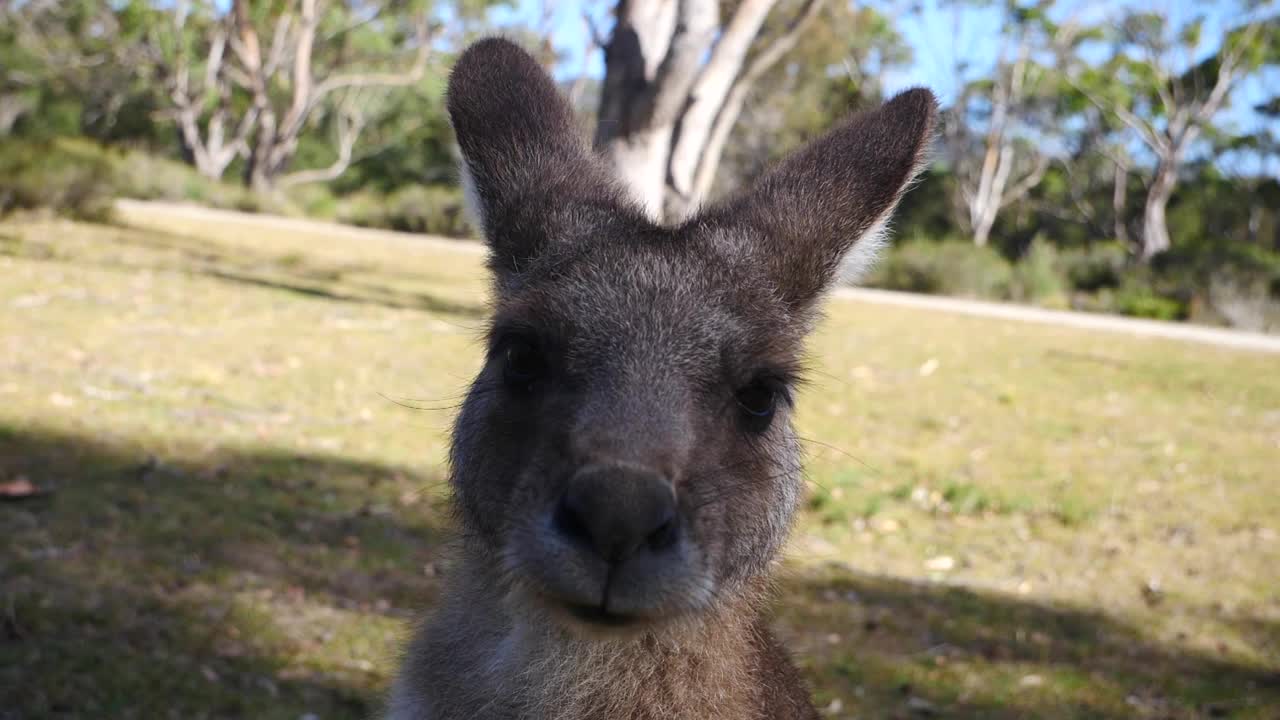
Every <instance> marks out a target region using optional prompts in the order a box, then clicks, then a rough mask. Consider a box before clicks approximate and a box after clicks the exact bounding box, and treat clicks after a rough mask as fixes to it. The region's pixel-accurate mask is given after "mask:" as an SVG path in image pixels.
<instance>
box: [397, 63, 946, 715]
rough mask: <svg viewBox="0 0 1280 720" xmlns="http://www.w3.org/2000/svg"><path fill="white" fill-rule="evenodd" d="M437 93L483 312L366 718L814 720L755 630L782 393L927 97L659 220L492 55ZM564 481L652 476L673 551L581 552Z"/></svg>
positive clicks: (782, 424) (923, 131) (776, 498)
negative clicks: (420, 581)
mask: <svg viewBox="0 0 1280 720" xmlns="http://www.w3.org/2000/svg"><path fill="white" fill-rule="evenodd" d="M448 102H449V112H450V117H451V119H452V121H453V124H454V128H455V130H456V132H457V136H458V142H459V144H460V146H461V148H462V152H463V156H464V158H465V163H466V168H467V170H468V171H469V172H468V174H469V178H470V179H469V185H470V188H471V189H472V190H473V191H474V198H475V201H476V203H477V211H478V214H479V216H480V217H482V218H483V223H482V224H483V227H484V232H485V235H486V240H487V242H488V244H489V247H490V249H491V254H490V267H491V269H492V271H493V275H494V281H495V288H496V302H495V307H494V313H493V317H492V320H491V325H490V334H489V347H490V351H489V356H488V358H487V361H486V363H485V366H484V368H483V369H482V370H481V371H480V373H479V376H478V377H477V378H476V381H475V383H474V384H473V386H472V389H471V391H470V392H469V394H468V396H467V399H466V401H465V403H464V405H463V408H462V411H461V413H460V414H459V417H458V419H457V422H456V425H455V428H454V437H453V445H452V451H451V458H450V459H451V466H452V472H451V483H452V486H453V490H454V499H455V506H456V510H457V517H458V522H459V523H460V525H461V527H462V528H463V530H464V534H463V537H464V539H463V540H462V541H461V542H460V544H459V547H458V550H457V556H456V559H455V568H454V570H453V571H452V572H451V573H450V575H449V577H448V586H447V588H446V590H445V592H444V596H443V601H442V603H441V605H440V607H439V608H438V609H437V610H436V611H435V613H434V614H433V615H432V617H431V618H429V619H428V620H427V622H426V623H425V624H424V626H423V627H422V629H421V630H420V631H419V632H418V634H417V637H416V639H415V640H414V642H413V643H412V644H411V645H410V647H409V650H408V652H407V654H406V657H405V661H404V667H403V670H402V672H401V674H400V676H399V678H398V680H397V683H396V686H395V689H394V691H393V693H392V700H391V716H392V717H393V718H395V719H396V720H410V719H414V720H417V719H420V718H432V719H433V720H443V719H445V718H495V719H507V718H530V719H538V720H542V719H551V718H559V719H562V720H583V719H584V718H630V719H632V720H642V719H649V718H653V719H654V720H656V719H657V718H664V719H667V718H704V719H707V718H752V717H754V718H815V717H816V713H815V711H814V710H813V708H812V707H811V705H810V704H809V701H808V699H807V693H806V691H805V689H804V686H803V684H802V682H801V681H800V679H799V676H798V674H797V673H796V671H795V669H794V667H793V666H792V665H791V663H790V661H789V660H788V659H787V656H786V654H785V652H783V651H782V649H781V648H780V646H779V645H778V644H777V642H776V641H775V640H774V639H773V637H772V634H771V633H770V631H769V629H768V627H767V623H766V622H765V621H764V619H763V615H762V609H763V606H764V605H763V604H764V601H765V599H766V598H767V595H768V585H769V577H770V575H771V572H770V570H771V567H772V566H773V564H774V562H775V561H776V559H777V556H778V552H779V550H780V548H781V547H782V545H783V543H784V542H785V540H786V537H787V534H788V532H789V530H790V527H791V524H792V520H793V517H794V515H795V512H796V510H797V507H798V505H799V502H800V498H801V495H802V487H803V484H802V479H801V474H800V465H799V463H800V449H799V446H798V443H797V440H796V437H795V434H794V431H793V430H792V428H791V423H790V417H789V416H790V412H791V409H790V404H789V402H787V401H786V399H785V397H786V396H787V393H789V391H790V386H791V385H793V384H794V382H795V381H796V379H797V378H798V376H799V375H800V366H801V364H802V363H801V360H802V357H801V352H802V350H801V343H802V340H803V338H804V335H805V334H806V333H807V331H808V330H809V328H810V327H811V326H812V324H813V322H814V319H815V313H816V305H817V300H818V297H819V295H820V294H821V293H822V291H823V290H824V289H825V288H826V287H827V286H828V285H829V284H830V283H831V282H832V280H833V278H834V277H835V275H836V273H837V270H838V268H839V267H840V264H841V261H842V258H844V257H845V256H846V254H847V253H848V252H849V250H850V248H851V247H853V248H857V247H858V244H859V243H860V242H861V241H860V238H864V237H865V236H866V235H867V234H868V232H869V231H871V233H872V234H873V235H874V234H875V232H876V229H877V228H882V227H883V226H884V225H885V223H886V222H887V219H888V217H889V215H890V213H891V212H892V210H893V208H894V206H895V205H896V203H897V201H898V199H899V198H900V196H901V194H902V192H903V191H904V188H905V187H906V185H907V184H908V183H909V182H910V180H911V179H912V178H913V177H914V175H915V174H916V173H917V172H918V171H919V169H920V165H921V163H922V162H923V158H924V156H925V150H926V146H927V144H928V142H929V141H930V139H931V136H932V129H933V123H934V117H935V114H936V107H935V102H934V99H933V96H932V95H931V94H930V93H929V92H928V91H926V90H912V91H909V92H907V93H904V94H902V95H899V96H898V97H896V98H894V99H893V100H891V101H890V102H888V103H887V104H886V105H885V106H884V107H882V108H881V109H879V110H877V111H874V112H871V113H866V114H862V115H857V116H854V117H853V118H851V119H850V120H848V121H846V122H845V123H843V124H842V125H840V126H839V127H837V128H836V129H834V130H833V131H831V132H830V133H828V134H827V135H825V136H823V137H822V138H819V139H818V140H816V141H814V142H813V143H811V144H810V145H808V146H807V147H806V148H804V149H802V150H800V151H799V152H797V153H796V154H794V155H792V156H791V157H790V158H788V159H786V160H784V161H783V162H782V163H781V164H780V165H779V166H778V167H777V168H775V169H773V170H772V171H770V172H769V173H767V174H766V175H765V176H764V177H762V178H761V179H760V180H759V181H758V182H757V183H756V184H755V185H754V186H753V187H752V188H748V189H747V190H745V191H744V192H742V193H740V194H739V195H736V196H734V197H732V198H729V199H727V200H726V201H724V202H722V203H720V204H718V205H715V206H712V207H710V208H708V209H707V210H705V211H704V212H702V213H700V214H699V215H698V216H696V217H694V218H692V219H691V220H689V221H687V222H685V223H683V224H681V225H679V226H674V227H672V226H661V225H657V224H655V223H653V222H652V221H651V220H649V219H648V218H646V216H645V215H644V213H643V212H642V211H641V210H640V208H638V207H636V205H635V204H634V203H633V202H631V201H630V200H629V199H628V198H627V196H626V194H625V193H624V192H623V191H622V190H621V189H620V186H619V184H618V183H617V182H616V181H615V180H614V178H612V176H611V175H610V173H609V172H608V170H607V169H606V168H605V167H604V166H603V164H602V163H601V161H600V160H599V158H597V157H596V156H594V155H593V154H592V153H591V152H590V150H589V149H588V148H587V146H586V144H585V142H583V140H582V138H581V135H580V134H579V133H578V131H577V128H576V127H575V125H574V121H573V114H572V112H571V111H570V109H569V108H568V106H567V104H566V103H565V102H564V100H563V99H562V98H561V97H560V95H559V94H558V92H557V91H556V88H555V86H554V84H553V83H552V82H551V80H550V79H549V78H548V77H547V76H546V75H545V73H544V72H543V71H542V70H541V68H540V67H539V66H538V65H537V63H536V62H535V61H534V60H533V59H532V58H531V57H530V56H529V55H528V54H527V53H525V52H524V51H522V50H521V49H520V48H518V47H517V46H515V45H514V44H512V43H510V42H507V41H504V40H495V39H490V40H484V41H481V42H479V43H477V44H475V45H474V46H472V47H471V48H470V49H468V50H467V51H466V52H465V53H464V54H463V55H462V56H461V57H460V58H459V60H458V62H457V64H456V66H455V68H454V71H453V73H452V76H451V78H450V83H449V95H448ZM867 255H870V253H864V256H867ZM513 348H515V349H514V350H513ZM530 358H533V360H530ZM530 364H532V367H534V368H535V369H536V372H525V370H526V369H527V367H526V366H529V365H530ZM513 378H514V379H513ZM529 378H532V379H529ZM761 388H764V389H761ZM775 394H781V396H782V397H783V399H782V400H779V401H778V402H777V403H776V409H775V410H774V412H773V414H772V416H771V419H766V420H759V418H760V417H765V418H770V416H769V415H768V414H767V413H764V414H760V413H759V412H758V413H757V414H756V415H752V414H751V412H752V411H751V410H750V408H757V406H760V407H775V406H764V405H761V403H763V402H765V401H766V400H768V399H769V398H773V397H774V396H775ZM760 398H764V399H765V400H761V399H760ZM584 472H590V473H594V474H600V473H603V474H604V476H605V477H606V478H607V477H608V474H609V473H615V474H616V475H617V477H618V478H619V480H618V482H619V483H620V484H619V485H618V486H617V487H619V488H622V487H624V485H623V484H621V479H622V478H623V477H624V475H626V474H628V473H630V474H632V475H635V474H636V473H640V474H642V475H643V476H644V477H659V478H662V481H663V482H669V483H670V485H671V488H672V490H673V492H674V498H675V500H674V501H673V502H674V503H675V507H676V516H675V521H673V522H674V525H675V526H678V530H679V533H678V535H673V536H672V537H674V538H675V539H674V540H672V541H671V542H670V543H664V544H662V545H658V544H655V542H654V538H656V537H657V534H656V532H655V534H654V535H653V536H650V537H640V535H637V537H638V538H640V540H642V541H643V542H640V544H638V545H635V548H636V549H635V550H633V551H629V552H630V554H628V555H625V556H619V557H613V558H605V557H604V556H603V555H600V554H598V552H596V551H593V549H592V547H591V545H590V543H585V544H584V541H583V538H582V537H581V536H580V535H575V534H574V531H573V528H572V527H570V525H571V523H570V524H569V525H566V521H565V520H564V517H563V512H564V511H563V508H564V507H565V505H564V503H565V500H564V498H565V497H566V492H568V491H569V490H568V489H569V488H571V487H575V486H574V485H572V484H571V481H572V480H573V479H574V478H581V477H582V473H584ZM598 479H599V478H595V477H594V476H593V480H592V481H593V482H594V481H596V480H598ZM637 482H638V481H637ZM623 495H624V493H622V492H621V491H619V498H618V500H617V503H619V504H618V505H615V506H608V505H606V506H605V511H608V512H612V513H625V512H628V507H629V506H628V505H625V504H623V503H625V502H626V500H625V498H623ZM619 517H624V518H625V517H626V516H619ZM642 529H643V528H642ZM628 547H630V546H628ZM584 607H586V608H588V609H591V612H592V613H594V614H593V615H588V616H583V615H582V608H584ZM593 618H594V619H593ZM605 620H607V621H608V622H605ZM615 621H617V622H615ZM619 625H620V626H619Z"/></svg>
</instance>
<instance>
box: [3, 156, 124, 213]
mask: <svg viewBox="0 0 1280 720" xmlns="http://www.w3.org/2000/svg"><path fill="white" fill-rule="evenodd" d="M115 196H116V175H115V173H114V171H113V164H112V161H111V157H110V155H109V154H108V152H107V151H106V150H103V149H102V148H100V147H99V146H97V145H94V144H93V143H89V142H84V141H79V140H65V139H62V140H55V141H37V142H20V143H19V142H9V143H6V144H5V145H3V146H0V214H5V213H8V212H12V211H14V210H35V209H45V210H48V211H50V212H53V213H55V214H58V215H63V216H66V217H71V218H76V219H80V220H105V219H107V218H109V217H110V215H111V207H112V202H113V201H114V199H115Z"/></svg>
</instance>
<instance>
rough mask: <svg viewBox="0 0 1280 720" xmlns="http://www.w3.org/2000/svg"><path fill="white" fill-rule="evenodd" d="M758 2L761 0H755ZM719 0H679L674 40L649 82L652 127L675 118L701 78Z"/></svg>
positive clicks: (667, 122) (717, 12)
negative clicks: (701, 67)
mask: <svg viewBox="0 0 1280 720" xmlns="http://www.w3.org/2000/svg"><path fill="white" fill-rule="evenodd" d="M756 1H757V2H758V1H759V0H756ZM717 5H718V3H717V2H716V0H678V6H677V14H676V29H675V32H674V33H673V34H672V36H671V44H670V45H669V46H668V47H667V53H666V55H665V56H664V57H663V58H662V63H661V64H659V65H658V68H657V70H656V71H655V72H654V76H653V80H652V82H650V83H649V89H650V90H649V95H650V96H651V98H652V100H650V101H649V102H648V103H643V102H642V103H640V104H641V105H644V104H647V105H649V107H650V108H652V111H651V112H650V113H649V122H648V123H647V124H648V125H649V126H650V127H653V126H661V125H667V124H670V123H672V122H674V121H675V119H676V117H678V116H679V114H680V111H681V110H683V109H684V106H685V103H686V102H688V99H689V90H690V88H692V87H693V83H694V82H695V81H696V80H697V78H698V65H699V63H700V62H701V61H702V54H703V53H704V52H705V51H706V49H707V47H708V46H709V45H710V44H711V39H712V37H713V35H714V33H715V28H716V24H717V21H718V17H719V14H720V13H719V9H718V7H717Z"/></svg>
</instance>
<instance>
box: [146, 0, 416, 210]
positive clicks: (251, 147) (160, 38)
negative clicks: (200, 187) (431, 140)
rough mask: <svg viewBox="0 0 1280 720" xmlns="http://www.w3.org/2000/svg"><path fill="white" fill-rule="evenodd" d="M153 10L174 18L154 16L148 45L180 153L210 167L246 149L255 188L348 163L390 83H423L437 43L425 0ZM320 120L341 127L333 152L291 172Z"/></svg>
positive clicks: (238, 1)
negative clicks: (317, 164) (324, 162)
mask: <svg viewBox="0 0 1280 720" xmlns="http://www.w3.org/2000/svg"><path fill="white" fill-rule="evenodd" d="M392 9H394V10H395V11H396V12H387V11H389V10H392ZM155 12H159V13H165V14H167V15H168V17H169V19H170V22H169V23H168V24H167V27H166V25H165V24H161V23H158V22H153V23H152V24H151V25H152V28H153V32H152V33H151V36H150V38H149V41H150V42H149V47H150V49H151V58H152V61H153V62H154V63H155V66H156V70H157V74H158V75H159V77H160V78H162V79H163V81H164V85H165V88H166V91H167V97H168V100H169V102H170V111H169V116H170V117H171V118H172V119H173V121H174V123H175V125H176V127H177V129H178V132H179V137H180V139H181V142H182V146H183V151H184V155H186V156H187V157H189V158H190V159H191V160H192V162H193V164H195V166H196V167H197V168H198V169H199V170H200V172H201V173H202V174H204V175H206V176H208V177H212V178H218V177H221V176H222V174H223V173H224V172H225V171H226V169H227V167H228V166H229V165H230V164H231V162H232V161H234V160H235V159H237V158H241V159H243V161H244V180H245V182H246V184H248V185H250V186H252V187H254V188H257V189H269V188H272V187H276V186H287V185H295V184H300V183H305V182H317V181H324V180H332V179H334V178H336V177H338V176H339V175H341V174H342V173H343V172H344V171H345V170H346V169H347V168H348V167H350V165H351V163H352V162H353V160H355V159H356V157H357V154H356V146H357V143H358V141H359V139H360V136H361V133H362V131H363V130H364V128H365V126H366V125H367V124H368V122H369V119H370V115H371V114H372V113H374V112H376V111H377V109H378V108H379V107H381V106H382V105H383V103H382V100H383V98H384V97H385V95H386V93H387V91H389V90H392V89H396V88H407V87H410V86H413V85H415V84H416V83H418V82H419V81H420V80H421V79H422V78H423V76H424V74H425V71H426V67H427V61H428V59H429V57H430V54H431V47H432V46H431V31H430V29H429V27H428V23H427V17H426V11H425V8H424V7H422V6H421V4H420V3H409V4H408V5H407V7H406V6H405V3H393V2H369V3H341V4H333V5H330V6H328V7H322V6H321V3H320V2H319V0H290V1H289V2H286V3H279V4H266V3H263V4H255V3H250V2H248V0H233V1H232V2H231V5H230V8H229V9H227V10H225V11H224V10H223V9H222V6H221V5H219V4H217V3H213V2H201V3H197V4H196V5H194V6H193V5H192V3H191V2H190V0H175V2H173V3H172V5H169V6H156V7H155ZM267 37H269V38H270V39H269V40H264V38H267ZM405 55H408V58H407V59H406V58H404V57H403V56H405ZM339 68H341V70H340V69H339ZM313 127H328V128H329V129H331V131H332V132H333V134H334V138H333V145H334V148H335V157H334V158H333V161H332V162H331V163H330V164H329V165H328V166H326V167H322V168H312V169H303V170H296V171H293V172H290V171H289V169H290V163H291V161H292V160H293V158H294V156H295V154H296V153H297V150H298V142H299V139H300V137H301V136H302V134H303V133H304V131H306V130H307V129H308V128H313Z"/></svg>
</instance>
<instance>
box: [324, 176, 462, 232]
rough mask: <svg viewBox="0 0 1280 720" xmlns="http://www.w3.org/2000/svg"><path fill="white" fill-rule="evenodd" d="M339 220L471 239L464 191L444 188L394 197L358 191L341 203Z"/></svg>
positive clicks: (417, 187)
mask: <svg viewBox="0 0 1280 720" xmlns="http://www.w3.org/2000/svg"><path fill="white" fill-rule="evenodd" d="M337 217H338V219H339V220H340V221H342V222H347V223H351V224H353V225H360V226H362V227H375V228H386V229H390V230H401V231H404V232H414V233H427V234H431V235H446V236H449V237H470V236H471V235H472V231H471V227H470V225H469V224H468V223H467V220H466V213H465V212H464V211H463V200H462V191H461V190H459V189H458V188H454V187H449V186H443V185H411V186H409V187H405V188H401V189H400V190H397V191H395V192H393V193H391V194H390V195H385V196H384V195H379V194H377V193H373V192H358V193H353V194H351V195H348V196H346V197H344V198H342V199H341V200H339V202H338V210H337Z"/></svg>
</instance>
